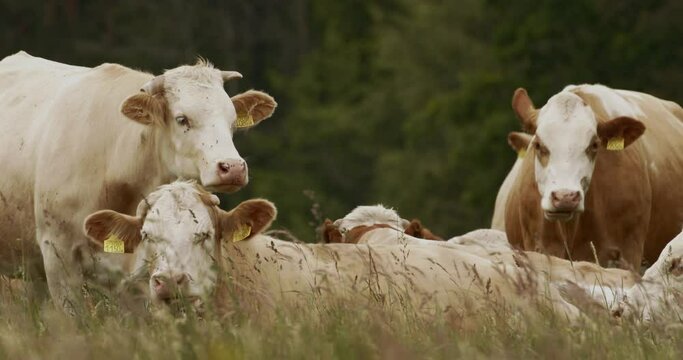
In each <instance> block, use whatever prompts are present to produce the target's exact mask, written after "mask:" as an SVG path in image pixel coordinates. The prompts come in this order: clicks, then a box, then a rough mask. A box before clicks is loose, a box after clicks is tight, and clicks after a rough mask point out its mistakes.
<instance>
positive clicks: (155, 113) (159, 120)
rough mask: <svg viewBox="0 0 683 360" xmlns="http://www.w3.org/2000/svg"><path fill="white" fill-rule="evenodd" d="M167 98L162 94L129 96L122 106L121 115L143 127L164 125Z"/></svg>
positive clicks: (142, 93) (144, 93)
mask: <svg viewBox="0 0 683 360" xmlns="http://www.w3.org/2000/svg"><path fill="white" fill-rule="evenodd" d="M166 109H167V105H166V98H164V96H163V95H161V94H155V95H150V94H149V93H146V92H141V93H139V94H135V95H132V96H129V97H128V98H127V99H126V100H124V101H123V104H122V105H121V113H122V114H123V115H125V116H126V117H127V118H129V119H131V120H133V121H137V122H139V123H140V124H143V125H151V124H163V122H164V119H165V117H166Z"/></svg>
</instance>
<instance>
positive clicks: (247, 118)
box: [235, 114, 254, 128]
mask: <svg viewBox="0 0 683 360" xmlns="http://www.w3.org/2000/svg"><path fill="white" fill-rule="evenodd" d="M252 125H254V118H253V117H252V116H251V114H244V115H238V116H237V121H235V127H238V128H245V127H250V126H252Z"/></svg>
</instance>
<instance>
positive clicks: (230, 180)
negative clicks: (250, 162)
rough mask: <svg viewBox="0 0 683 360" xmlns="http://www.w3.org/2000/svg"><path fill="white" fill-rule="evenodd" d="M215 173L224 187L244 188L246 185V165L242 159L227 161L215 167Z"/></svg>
mask: <svg viewBox="0 0 683 360" xmlns="http://www.w3.org/2000/svg"><path fill="white" fill-rule="evenodd" d="M216 173H217V174H218V177H219V178H220V179H221V183H223V184H225V185H236V186H244V185H246V184H247V180H248V171H247V163H246V162H245V161H244V160H242V159H227V160H223V161H220V162H219V163H218V165H217V166H216Z"/></svg>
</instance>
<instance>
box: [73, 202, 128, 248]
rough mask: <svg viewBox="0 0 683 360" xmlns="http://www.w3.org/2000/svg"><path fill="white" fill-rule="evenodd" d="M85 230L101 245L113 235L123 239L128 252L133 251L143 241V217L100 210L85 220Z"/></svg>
mask: <svg viewBox="0 0 683 360" xmlns="http://www.w3.org/2000/svg"><path fill="white" fill-rule="evenodd" d="M83 227H84V232H85V234H86V235H88V237H89V238H90V239H91V240H93V241H94V242H95V244H97V245H99V246H103V244H104V241H105V240H106V239H107V238H109V236H111V235H116V236H117V237H118V238H119V239H121V240H123V243H124V245H125V251H126V253H129V254H131V253H133V251H134V250H135V248H136V247H137V246H138V244H140V241H142V236H141V235H140V230H142V219H141V218H137V217H133V216H129V215H125V214H120V213H117V212H116V211H112V210H100V211H97V212H95V213H93V214H91V215H89V216H88V217H87V218H86V219H85V222H84V226H83Z"/></svg>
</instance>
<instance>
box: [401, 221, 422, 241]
mask: <svg viewBox="0 0 683 360" xmlns="http://www.w3.org/2000/svg"><path fill="white" fill-rule="evenodd" d="M404 232H405V234H406V235H410V236H413V237H416V238H422V223H421V222H420V220H418V219H413V220H411V221H410V224H408V226H406V228H405V231H404Z"/></svg>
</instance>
